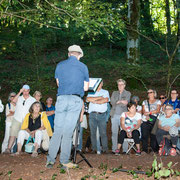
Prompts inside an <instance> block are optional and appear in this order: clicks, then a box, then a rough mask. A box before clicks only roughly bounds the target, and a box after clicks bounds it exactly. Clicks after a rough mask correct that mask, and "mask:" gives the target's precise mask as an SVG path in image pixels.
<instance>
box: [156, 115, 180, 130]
mask: <svg viewBox="0 0 180 180" xmlns="http://www.w3.org/2000/svg"><path fill="white" fill-rule="evenodd" d="M177 119H179V116H178V114H173V115H172V116H171V117H170V118H166V116H165V115H163V116H160V118H159V120H160V121H161V126H162V127H164V126H170V127H172V126H174V125H175V124H176V120H177Z"/></svg>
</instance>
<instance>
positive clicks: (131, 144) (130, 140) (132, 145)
mask: <svg viewBox="0 0 180 180" xmlns="http://www.w3.org/2000/svg"><path fill="white" fill-rule="evenodd" d="M124 142H127V143H128V150H127V151H126V154H128V153H129V151H130V150H131V149H134V151H135V152H136V151H137V149H136V146H135V142H134V139H133V138H125V139H124Z"/></svg>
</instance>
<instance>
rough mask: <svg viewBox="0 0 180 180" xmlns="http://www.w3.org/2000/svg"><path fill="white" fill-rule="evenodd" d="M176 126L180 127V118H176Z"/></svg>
mask: <svg viewBox="0 0 180 180" xmlns="http://www.w3.org/2000/svg"><path fill="white" fill-rule="evenodd" d="M174 126H176V127H180V119H176V124H175V125H174Z"/></svg>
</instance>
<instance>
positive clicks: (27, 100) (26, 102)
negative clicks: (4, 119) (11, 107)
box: [4, 85, 36, 154]
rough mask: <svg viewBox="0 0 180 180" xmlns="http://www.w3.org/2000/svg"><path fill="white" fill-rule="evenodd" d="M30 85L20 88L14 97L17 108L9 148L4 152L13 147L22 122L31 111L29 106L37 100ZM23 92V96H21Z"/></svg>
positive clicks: (7, 152) (8, 151)
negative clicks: (31, 91) (31, 92)
mask: <svg viewBox="0 0 180 180" xmlns="http://www.w3.org/2000/svg"><path fill="white" fill-rule="evenodd" d="M29 92H30V87H29V86H28V85H24V86H23V87H22V89H20V91H19V93H18V94H17V95H16V96H15V97H14V99H13V102H14V103H16V110H15V113H14V118H13V120H12V125H11V130H10V138H9V143H8V148H7V149H6V150H5V152H4V153H6V154H9V153H10V152H11V151H10V150H11V148H12V146H13V144H14V142H15V139H16V138H17V136H18V132H19V130H20V128H21V124H22V122H23V120H24V118H25V116H26V114H27V113H28V112H29V108H30V107H31V105H32V104H33V103H34V102H35V101H36V99H35V98H33V97H32V96H31V95H30V94H29ZM21 93H22V96H20V95H21Z"/></svg>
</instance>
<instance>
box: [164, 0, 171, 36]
mask: <svg viewBox="0 0 180 180" xmlns="http://www.w3.org/2000/svg"><path fill="white" fill-rule="evenodd" d="M165 4H166V8H165V9H166V26H167V35H168V36H170V35H171V15H170V9H169V0H165Z"/></svg>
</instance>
